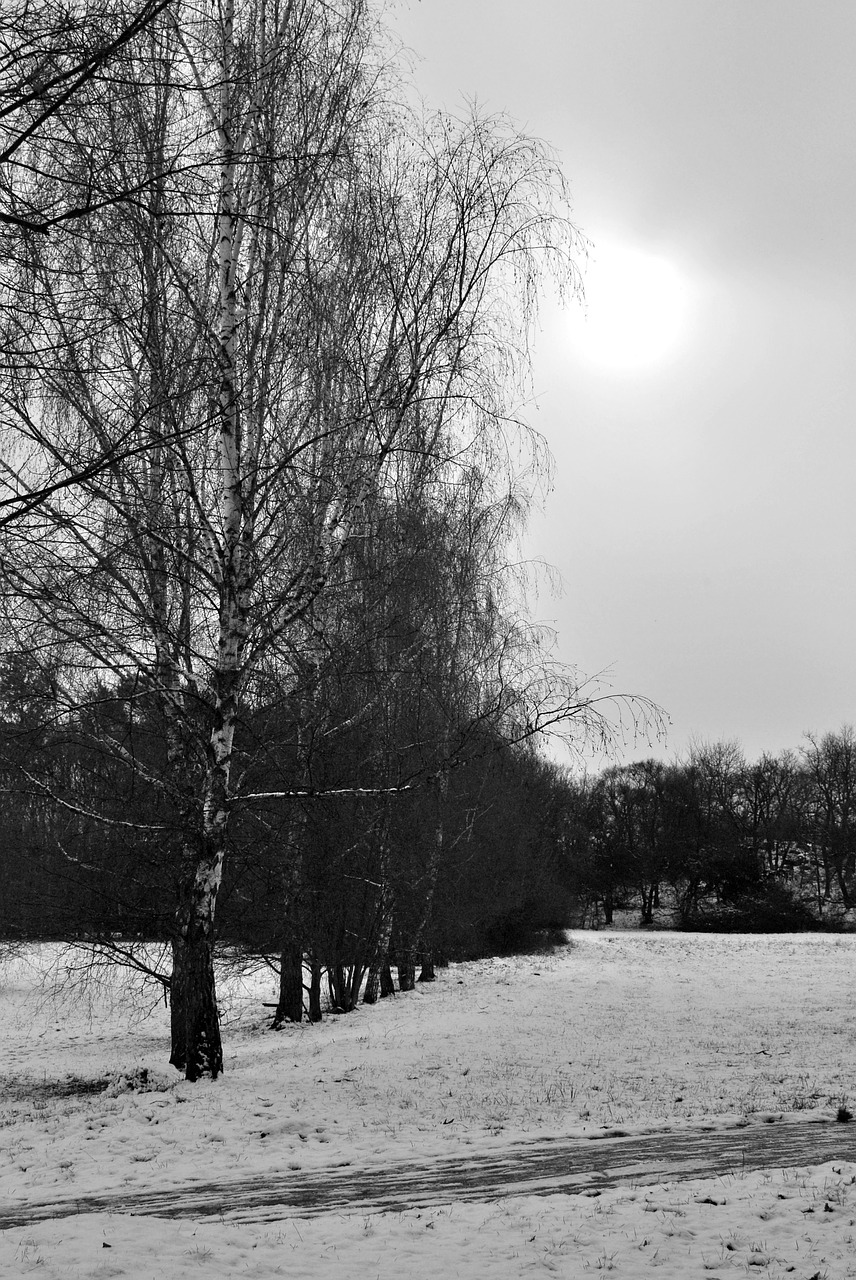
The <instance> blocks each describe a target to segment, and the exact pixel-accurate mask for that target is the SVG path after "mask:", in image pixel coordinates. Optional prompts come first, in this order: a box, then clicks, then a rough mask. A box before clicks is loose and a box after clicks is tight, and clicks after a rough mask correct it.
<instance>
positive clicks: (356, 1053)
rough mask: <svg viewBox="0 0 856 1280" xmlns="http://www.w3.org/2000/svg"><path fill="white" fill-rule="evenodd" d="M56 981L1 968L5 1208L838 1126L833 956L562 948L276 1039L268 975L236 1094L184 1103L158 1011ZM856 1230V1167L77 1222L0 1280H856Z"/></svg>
mask: <svg viewBox="0 0 856 1280" xmlns="http://www.w3.org/2000/svg"><path fill="white" fill-rule="evenodd" d="M53 958H55V952H53V951H52V950H51V949H50V948H47V947H45V948H41V949H39V950H33V949H31V950H29V951H27V952H26V953H25V955H24V956H23V957H18V958H13V959H9V960H7V961H6V962H5V964H4V965H3V966H2V967H0V1025H2V1027H3V1034H2V1044H0V1081H2V1085H0V1092H1V1093H2V1115H1V1116H0V1125H2V1128H0V1202H2V1204H3V1206H4V1207H6V1208H9V1207H10V1206H22V1205H26V1204H38V1203H44V1202H69V1201H73V1200H74V1199H75V1198H77V1197H81V1196H84V1195H91V1194H109V1193H111V1192H123V1193H134V1192H137V1191H144V1190H147V1189H158V1190H165V1189H169V1188H170V1187H172V1186H175V1187H176V1188H179V1187H181V1186H187V1185H189V1184H192V1183H194V1182H196V1183H210V1182H212V1181H218V1180H222V1181H223V1182H229V1181H234V1180H236V1179H240V1178H242V1177H245V1176H251V1175H253V1176H264V1175H265V1174H269V1175H270V1174H274V1173H276V1174H283V1173H287V1172H288V1171H289V1170H293V1171H295V1174H297V1173H298V1171H300V1173H301V1174H305V1173H307V1172H310V1171H312V1170H324V1169H330V1168H333V1167H342V1166H344V1165H350V1166H351V1167H353V1168H354V1169H359V1170H360V1171H363V1172H364V1171H366V1170H369V1171H371V1169H373V1168H384V1169H386V1168H389V1167H390V1166H392V1165H395V1164H396V1162H408V1163H409V1162H412V1161H414V1160H430V1159H432V1158H433V1157H437V1156H443V1157H447V1158H448V1157H450V1156H452V1157H455V1156H457V1155H460V1156H461V1158H464V1157H465V1156H466V1157H471V1156H473V1155H474V1154H475V1155H477V1154H479V1153H484V1152H487V1151H490V1150H497V1149H505V1148H507V1147H508V1145H509V1144H513V1143H517V1142H526V1141H532V1140H533V1139H535V1138H539V1139H540V1138H544V1137H548V1136H559V1135H564V1136H573V1135H576V1134H579V1135H591V1134H592V1133H596V1132H601V1133H602V1132H604V1131H610V1130H613V1129H620V1130H621V1131H623V1132H627V1133H632V1132H647V1131H652V1130H659V1129H667V1128H674V1127H686V1126H694V1125H699V1124H703V1123H704V1124H708V1125H714V1126H716V1127H720V1126H726V1125H728V1124H733V1123H734V1122H735V1121H737V1120H740V1119H746V1118H748V1119H749V1120H750V1122H754V1121H756V1120H757V1121H760V1120H765V1119H770V1118H771V1117H774V1116H775V1117H778V1116H779V1115H781V1116H782V1120H781V1123H787V1122H788V1119H789V1118H793V1117H802V1118H805V1113H806V1111H808V1110H811V1111H813V1112H814V1113H815V1114H816V1115H818V1116H819V1115H826V1116H834V1115H835V1113H836V1111H837V1110H838V1108H839V1107H840V1106H848V1105H849V1106H850V1107H851V1108H852V1110H854V1111H856V1077H855V1076H854V1072H856V1065H854V1064H856V1052H854V1051H856V1043H854V1042H856V1028H854V1025H853V1019H852V1006H853V989H854V979H856V937H853V936H849V935H848V936H820V935H788V936H781V935H780V936H772V937H763V936H759V937H747V936H724V937H715V936H711V935H693V934H667V933H630V932H624V931H620V932H619V931H616V932H600V933H574V934H571V935H570V945H569V947H568V948H567V949H564V950H562V951H560V952H557V953H555V954H553V955H551V956H535V957H524V958H514V959H494V960H485V961H479V962H475V963H471V964H466V965H458V966H452V967H451V968H449V969H447V970H442V971H440V974H439V980H438V981H437V982H436V983H434V984H433V985H431V986H425V987H421V988H419V989H418V990H417V991H415V992H412V993H409V994H407V995H399V996H397V997H396V998H395V999H390V1000H386V1001H383V1002H382V1003H381V1004H380V1005H378V1006H376V1007H375V1008H373V1009H360V1010H358V1011H357V1012H355V1013H353V1014H350V1015H347V1016H342V1017H330V1018H328V1019H327V1020H325V1022H324V1023H323V1024H321V1025H318V1026H311V1027H310V1026H303V1027H287V1028H285V1029H284V1030H282V1031H279V1032H272V1031H268V1030H267V1029H266V1023H267V1021H268V1018H267V1014H268V1012H269V1011H268V1010H265V1009H263V1008H262V1002H263V1001H269V1000H272V999H273V998H274V990H275V984H274V980H273V975H272V974H271V972H270V970H267V971H265V970H259V971H257V972H255V973H247V974H245V975H244V976H243V977H242V978H240V979H233V980H231V981H230V982H229V983H228V984H227V986H226V987H225V988H224V994H225V997H226V998H225V999H224V1037H225V1042H226V1055H227V1063H226V1065H227V1070H226V1073H225V1074H224V1076H223V1077H222V1078H221V1079H220V1080H218V1081H216V1082H215V1083H213V1084H212V1083H210V1082H201V1083H198V1084H196V1085H189V1084H187V1083H185V1082H184V1081H183V1080H181V1079H180V1078H179V1077H178V1075H177V1074H176V1073H175V1072H173V1071H172V1070H171V1068H169V1067H168V1066H167V1064H166V1059H167V1056H168V1048H167V1045H168V1038H167V1030H168V1014H167V1010H166V1009H165V1008H164V1006H163V1004H162V1003H161V1002H159V1001H155V1002H154V1003H153V1004H152V1002H151V1001H150V1002H149V1004H148V1005H146V1006H145V1007H144V1009H143V1010H142V1011H141V1009H140V1007H139V1001H138V1000H137V999H132V998H131V996H130V993H129V992H128V991H127V990H125V989H123V988H122V986H121V984H120V983H119V982H118V980H110V981H108V982H106V983H105V984H104V985H103V986H102V987H101V988H99V989H94V990H93V989H90V990H88V991H87V992H84V993H78V994H75V993H74V992H73V991H71V990H70V989H69V988H68V986H67V984H63V985H61V987H60V988H59V989H57V990H56V991H54V992H53V993H52V992H51V989H50V987H49V986H44V985H43V983H42V978H43V973H44V970H45V969H46V967H48V965H49V961H50V960H51V959H53ZM142 1073H145V1076H146V1078H145V1082H144V1085H143V1087H140V1086H141V1084H143V1074H142ZM105 1077H107V1078H109V1080H110V1082H111V1083H110V1085H109V1087H108V1088H107V1089H106V1090H105V1091H103V1092H97V1093H93V1092H87V1091H86V1090H87V1087H91V1088H97V1087H99V1086H98V1084H97V1082H99V1081H102V1080H103V1079H104V1078H105ZM129 1085H132V1086H134V1087H129ZM854 1224H856V1164H847V1163H846V1162H836V1163H835V1164H834V1165H832V1164H828V1165H824V1166H819V1167H817V1168H813V1169H800V1170H778V1171H775V1172H757V1173H747V1174H744V1175H735V1176H729V1177H728V1178H725V1179H717V1180H704V1181H703V1180H695V1181H689V1182H675V1183H671V1184H667V1185H664V1186H661V1187H656V1188H652V1187H635V1188H634V1187H633V1186H627V1187H622V1188H619V1189H616V1190H610V1191H604V1192H603V1193H602V1194H601V1195H600V1196H599V1197H597V1198H592V1197H590V1196H584V1195H550V1196H545V1197H534V1196H515V1197H509V1198H506V1199H503V1200H500V1201H498V1202H496V1203H492V1204H472V1203H463V1202H450V1203H449V1204H448V1205H444V1206H441V1207H435V1208H430V1209H419V1210H412V1211H408V1212H402V1213H386V1214H370V1215H366V1213H365V1212H358V1213H350V1212H349V1210H348V1205H347V1204H342V1205H341V1209H340V1211H337V1212H334V1213H325V1214H322V1215H320V1216H317V1217H314V1218H312V1219H311V1220H307V1219H295V1218H293V1217H292V1218H287V1219H286V1218H283V1220H282V1221H281V1222H273V1223H272V1222H265V1223H264V1224H253V1223H243V1222H237V1221H231V1220H229V1218H228V1216H227V1217H226V1218H225V1219H223V1220H216V1219H208V1220H204V1221H202V1220H200V1221H198V1222H192V1221H186V1220H185V1221H177V1220H170V1219H165V1218H149V1217H129V1216H123V1215H119V1214H112V1215H108V1214H91V1213H90V1214H82V1215H78V1216H74V1217H66V1218H56V1219H52V1220H50V1221H47V1222H44V1223H38V1224H35V1225H30V1226H27V1227H20V1228H12V1229H9V1230H6V1231H4V1232H2V1233H0V1276H3V1277H6V1276H9V1277H17V1276H25V1275H30V1274H32V1275H36V1276H39V1277H45V1278H47V1277H56V1278H57V1280H60V1278H61V1280H77V1278H78V1277H110V1276H116V1277H119V1276H122V1277H129V1278H132V1280H155V1278H157V1280H185V1278H186V1277H189V1276H194V1277H196V1276H205V1277H233V1276H234V1277H238V1276H255V1277H266V1276H278V1275H283V1276H289V1277H292V1278H293V1280H297V1278H298V1277H307V1278H310V1277H311V1280H326V1278H327V1277H330V1278H331V1280H333V1278H338V1277H342V1278H343V1280H344V1278H345V1277H348V1278H349V1280H350V1278H353V1280H362V1278H363V1277H365V1278H366V1280H375V1278H383V1277H389V1280H392V1278H393V1277H394V1278H395V1280H420V1278H424V1280H429V1278H434V1277H440V1276H442V1277H443V1280H452V1278H453V1277H461V1278H462V1280H481V1278H482V1277H484V1280H505V1277H509V1278H511V1277H515V1278H516V1277H521V1276H540V1275H544V1276H548V1275H559V1276H565V1277H576V1276H584V1275H588V1274H593V1275H597V1274H599V1273H600V1272H607V1271H610V1272H612V1273H613V1274H615V1275H616V1276H620V1277H635V1276H645V1275H648V1274H651V1275H652V1276H660V1277H663V1278H664V1280H668V1278H674V1280H685V1278H689V1277H695V1276H705V1277H711V1278H713V1280H715V1278H716V1277H717V1276H718V1277H721V1278H724V1277H726V1276H732V1275H739V1274H743V1275H746V1274H748V1275H766V1276H771V1277H773V1276H774V1277H779V1276H781V1277H784V1276H794V1277H795V1278H796V1280H811V1278H812V1277H817V1280H838V1278H839V1277H846V1276H853V1277H856V1225H854Z"/></svg>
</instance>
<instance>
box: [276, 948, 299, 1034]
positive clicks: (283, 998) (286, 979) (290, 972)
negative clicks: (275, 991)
mask: <svg viewBox="0 0 856 1280" xmlns="http://www.w3.org/2000/svg"><path fill="white" fill-rule="evenodd" d="M302 1021H303V952H302V950H301V947H300V943H299V942H296V941H291V942H287V943H286V944H285V946H284V947H283V948H282V953H281V955H280V959H279V998H278V1001H277V1006H276V1013H275V1014H274V1017H273V1024H272V1025H273V1026H274V1027H281V1026H282V1024H283V1023H284V1022H302Z"/></svg>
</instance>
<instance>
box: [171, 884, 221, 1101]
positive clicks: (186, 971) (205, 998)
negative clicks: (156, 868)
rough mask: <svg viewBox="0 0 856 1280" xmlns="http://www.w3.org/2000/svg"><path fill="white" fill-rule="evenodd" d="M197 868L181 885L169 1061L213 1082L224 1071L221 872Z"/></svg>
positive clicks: (174, 946)
mask: <svg viewBox="0 0 856 1280" xmlns="http://www.w3.org/2000/svg"><path fill="white" fill-rule="evenodd" d="M208 870H209V874H207V875H206V874H204V868H202V867H199V866H197V867H196V869H195V874H194V875H193V878H192V881H190V883H189V884H185V885H183V886H182V893H181V899H182V900H181V902H180V904H179V907H178V912H177V919H176V923H177V926H178V927H177V931H176V935H175V937H174V938H173V944H172V979H171V982H170V1029H171V1038H172V1052H171V1054H170V1059H169V1060H170V1062H171V1064H172V1065H173V1066H174V1067H177V1068H178V1070H179V1071H183V1072H184V1074H185V1077H186V1079H188V1080H198V1079H199V1078H200V1076H203V1075H210V1076H211V1079H212V1080H216V1078H217V1076H218V1075H219V1074H220V1072H221V1071H222V1070H223V1046H222V1042H221V1040H220V1015H219V1012H218V1009H217V996H216V988H215V980H214V903H215V901H216V897H217V889H216V883H217V881H216V878H215V876H216V873H215V872H214V870H213V868H209V869H208Z"/></svg>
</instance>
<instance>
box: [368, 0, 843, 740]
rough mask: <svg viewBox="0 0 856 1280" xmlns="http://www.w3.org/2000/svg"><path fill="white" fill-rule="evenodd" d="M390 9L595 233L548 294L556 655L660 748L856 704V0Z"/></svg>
mask: <svg viewBox="0 0 856 1280" xmlns="http://www.w3.org/2000/svg"><path fill="white" fill-rule="evenodd" d="M392 16H393V20H394V24H395V26H396V28H397V30H398V31H399V32H400V34H401V35H402V37H403V38H404V40H405V41H406V43H407V44H408V45H409V46H410V47H411V48H412V49H413V50H414V52H415V54H416V55H417V57H418V61H417V63H416V67H415V77H416V81H417V84H418V86H419V88H420V89H421V91H422V93H423V95H424V96H425V98H426V99H427V100H428V101H429V102H430V103H432V104H433V105H438V106H446V107H451V108H455V107H460V106H461V105H462V102H463V100H464V98H465V97H475V98H477V99H478V101H479V102H480V103H481V104H482V105H483V106H484V107H485V108H487V109H489V110H507V111H508V112H509V113H510V114H511V115H513V116H514V117H515V119H516V120H517V121H519V122H520V123H521V124H522V125H523V126H524V127H525V128H526V129H527V130H528V131H529V132H531V133H534V134H537V135H539V136H540V137H543V138H545V139H546V140H547V141H549V142H550V143H551V144H552V145H553V146H554V147H555V149H556V150H557V152H558V153H559V156H560V158H561V161H562V164H563V168H564V171H565V173H566V175H567V177H568V179H569V181H570V184H571V189H572V193H573V203H574V217H575V221H576V223H577V225H578V227H579V228H580V229H581V230H582V231H583V232H584V233H585V235H586V236H588V238H589V239H590V240H591V241H592V242H593V244H594V249H593V254H592V263H591V266H590V268H589V272H588V277H587V286H586V292H587V296H588V304H589V308H590V310H589V317H588V320H587V321H583V320H582V318H581V316H580V315H575V316H568V315H565V316H563V315H562V314H561V312H559V311H558V309H556V308H554V307H551V308H549V309H548V310H547V311H546V312H545V314H544V316H543V328H542V333H541V335H540V338H539V343H538V350H537V352H536V368H535V375H536V390H537V394H538V407H537V409H535V410H534V411H533V413H532V414H531V420H532V422H533V425H535V426H536V427H537V428H538V429H539V430H540V431H541V432H542V433H543V434H544V435H545V437H546V439H547V441H548V443H549V446H550V449H551V451H552V453H553V455H554V457H555V460H556V480H555V487H554V490H553V493H552V494H551V496H550V498H549V499H548V501H547V504H546V509H545V513H544V515H543V517H537V518H535V519H534V520H533V523H532V534H531V537H530V539H529V543H528V546H529V550H530V553H531V554H532V555H534V556H542V557H543V558H544V559H545V560H547V561H549V562H550V563H552V564H554V565H555V566H556V567H557V568H558V569H559V571H560V573H561V576H562V579H563V581H564V591H563V594H562V596H561V597H560V598H558V599H556V600H550V599H548V598H544V597H542V598H541V600H540V602H539V608H540V610H541V614H542V616H543V618H544V619H545V620H548V621H552V622H553V623H554V625H555V626H556V628H557V630H558V633H559V652H560V654H561V656H562V657H563V658H565V659H566V660H568V661H571V662H574V663H576V664H578V665H579V666H580V667H582V668H583V669H584V670H586V671H588V672H595V671H599V670H602V669H603V668H611V670H612V677H611V681H612V683H613V685H614V686H615V688H617V689H621V690H626V691H630V692H635V693H641V694H645V695H647V696H648V697H650V698H652V699H654V700H655V701H657V702H659V703H660V704H662V706H663V707H664V708H665V709H666V711H667V712H668V713H669V715H670V717H671V721H672V726H671V729H670V732H669V739H668V743H667V744H666V747H665V748H660V749H659V750H658V751H657V752H656V754H673V753H680V752H683V751H685V750H686V748H687V745H688V743H689V741H690V739H691V738H693V737H696V738H699V739H716V738H721V737H727V738H735V737H736V738H739V739H740V741H741V742H742V743H743V745H744V747H745V749H746V751H747V753H748V754H749V755H750V756H756V755H758V754H760V752H761V751H763V750H771V751H778V750H780V749H781V748H783V747H786V746H791V747H797V746H799V744H800V740H801V737H802V734H803V732H804V731H805V730H807V729H811V730H817V731H821V732H823V731H825V730H827V729H835V728H838V727H839V726H840V725H841V724H842V723H844V722H854V721H856V504H854V484H855V483H856V422H854V417H855V416H856V352H854V339H856V3H854V0H820V2H818V0H527V2H526V3H525V4H523V3H521V0H411V2H410V3H407V2H406V0H402V3H400V4H399V5H398V6H397V7H396V8H394V10H393V15H392ZM640 754H650V751H649V749H648V748H647V747H645V746H644V745H643V746H642V747H640V748H639V749H637V750H635V751H634V750H630V751H628V752H627V758H633V757H635V756H638V755H640Z"/></svg>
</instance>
